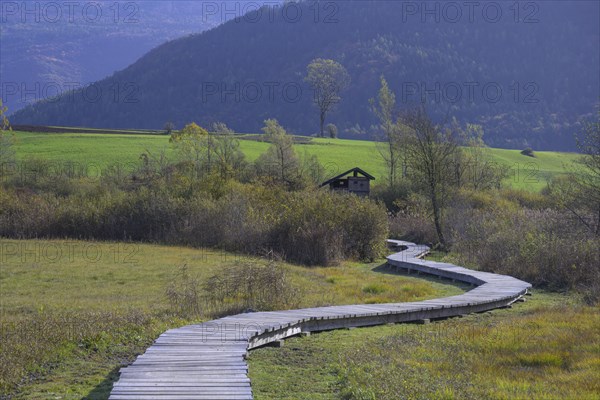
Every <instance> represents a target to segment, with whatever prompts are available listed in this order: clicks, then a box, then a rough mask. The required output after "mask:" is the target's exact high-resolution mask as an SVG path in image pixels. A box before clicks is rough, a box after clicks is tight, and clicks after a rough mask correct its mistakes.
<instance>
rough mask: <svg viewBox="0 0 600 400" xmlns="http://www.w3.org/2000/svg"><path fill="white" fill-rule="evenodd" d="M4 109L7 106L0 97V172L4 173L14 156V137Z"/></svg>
mask: <svg viewBox="0 0 600 400" xmlns="http://www.w3.org/2000/svg"><path fill="white" fill-rule="evenodd" d="M6 111H7V107H5V106H3V105H2V99H0V173H4V171H5V170H6V169H7V168H9V164H10V163H12V162H14V158H15V152H14V148H13V144H14V141H15V138H14V135H13V134H12V132H10V131H11V127H10V123H9V122H8V118H6Z"/></svg>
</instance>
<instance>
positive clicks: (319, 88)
mask: <svg viewBox="0 0 600 400" xmlns="http://www.w3.org/2000/svg"><path fill="white" fill-rule="evenodd" d="M305 80H306V81H307V82H308V83H309V84H310V85H311V87H312V89H313V91H314V97H313V102H314V104H315V105H316V106H317V108H318V109H319V121H320V128H321V137H324V136H325V119H326V117H327V113H329V112H330V111H331V110H332V109H333V108H334V107H335V106H336V105H337V104H338V103H339V102H340V100H341V97H340V95H341V93H342V91H344V89H346V88H347V87H348V86H349V85H350V75H349V74H348V71H346V68H344V66H343V65H341V64H340V63H338V62H337V61H334V60H326V59H322V58H318V59H315V60H313V61H312V62H311V63H310V64H308V67H307V75H306V78H305Z"/></svg>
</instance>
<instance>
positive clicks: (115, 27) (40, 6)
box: [0, 0, 252, 111]
mask: <svg viewBox="0 0 600 400" xmlns="http://www.w3.org/2000/svg"><path fill="white" fill-rule="evenodd" d="M250 4H252V1H251V0H242V1H236V2H235V6H232V7H229V9H228V10H230V12H229V13H227V12H225V11H226V10H225V9H220V7H221V5H220V3H217V2H214V1H208V0H201V1H198V0H195V1H191V0H178V1H152V0H143V1H129V0H118V1H117V0H110V1H109V0H106V1H99V2H57V1H48V0H43V1H35V2H33V1H29V2H22V1H19V2H16V1H15V2H2V4H0V38H1V39H0V81H1V83H2V85H1V87H0V94H1V95H2V99H3V102H4V104H5V105H6V106H8V108H9V110H11V111H16V110H19V109H21V108H23V107H25V106H26V105H28V104H29V103H32V102H34V101H37V100H41V99H44V98H47V97H51V96H53V95H55V94H57V93H60V92H64V91H67V90H69V89H70V88H73V87H75V85H78V86H85V85H87V84H90V83H92V82H95V81H97V80H99V79H102V78H105V77H106V76H108V75H111V74H113V73H114V72H115V71H118V70H121V69H123V68H125V67H127V66H128V65H130V64H132V63H134V62H135V61H136V60H138V59H139V58H140V57H141V56H143V55H144V54H145V53H147V52H148V51H150V50H151V49H153V48H154V47H156V46H158V45H160V44H162V43H165V42H167V41H169V40H173V39H176V38H179V37H182V36H186V35H189V34H192V33H199V32H202V31H204V30H206V29H210V28H213V27H215V26H217V25H219V24H220V23H222V22H225V21H226V20H227V19H232V18H233V17H234V16H235V15H238V16H241V15H243V12H244V10H246V9H251V7H249V6H248V5H250ZM231 10H233V12H231ZM236 13H237V14H236Z"/></svg>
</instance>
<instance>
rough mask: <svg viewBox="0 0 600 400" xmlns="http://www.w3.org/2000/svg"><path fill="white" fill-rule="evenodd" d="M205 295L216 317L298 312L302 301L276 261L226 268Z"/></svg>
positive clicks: (211, 280) (297, 291)
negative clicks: (283, 311) (266, 312)
mask: <svg viewBox="0 0 600 400" xmlns="http://www.w3.org/2000/svg"><path fill="white" fill-rule="evenodd" d="M204 292H205V300H206V303H207V305H208V306H209V307H211V309H212V310H213V313H214V314H216V315H230V314H237V313H240V312H244V311H249V310H253V311H273V310H284V309H289V308H296V307H297V305H298V299H299V290H298V289H297V288H296V287H294V286H293V285H292V284H291V283H290V280H289V278H288V276H287V274H286V271H285V269H284V268H283V267H282V266H280V265H279V264H278V263H277V262H275V261H273V260H271V261H270V262H268V263H266V264H260V263H252V262H244V263H238V264H236V265H231V266H228V267H225V268H224V269H223V270H221V271H220V272H219V273H217V274H216V275H214V276H212V277H211V278H209V279H208V280H207V281H206V283H205V284H204Z"/></svg>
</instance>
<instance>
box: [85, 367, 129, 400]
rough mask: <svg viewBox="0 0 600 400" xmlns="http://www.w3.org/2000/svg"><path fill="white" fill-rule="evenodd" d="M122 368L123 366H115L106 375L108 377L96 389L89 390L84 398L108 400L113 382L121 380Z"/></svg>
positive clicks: (87, 399) (88, 399)
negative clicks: (120, 372) (120, 371)
mask: <svg viewBox="0 0 600 400" xmlns="http://www.w3.org/2000/svg"><path fill="white" fill-rule="evenodd" d="M120 369H121V367H115V368H114V369H113V370H112V371H110V373H109V374H108V375H107V376H106V379H104V380H103V381H102V382H101V383H100V384H99V385H98V386H96V387H95V388H94V390H92V391H91V392H89V393H88V394H87V396H85V397H83V398H82V400H107V399H108V397H109V396H110V391H111V390H112V387H113V383H114V382H116V381H118V380H119V370H120Z"/></svg>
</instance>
